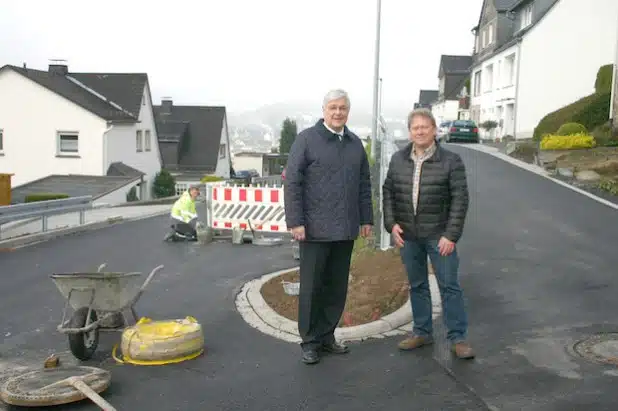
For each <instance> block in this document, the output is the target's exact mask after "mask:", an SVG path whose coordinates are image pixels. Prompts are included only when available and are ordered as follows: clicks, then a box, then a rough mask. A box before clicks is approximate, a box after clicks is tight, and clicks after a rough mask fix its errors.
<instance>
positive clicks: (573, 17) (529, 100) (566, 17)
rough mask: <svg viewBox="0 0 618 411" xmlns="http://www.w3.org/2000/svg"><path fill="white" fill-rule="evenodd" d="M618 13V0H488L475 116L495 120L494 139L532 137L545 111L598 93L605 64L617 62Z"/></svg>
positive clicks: (477, 58) (478, 36)
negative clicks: (598, 78)
mask: <svg viewBox="0 0 618 411" xmlns="http://www.w3.org/2000/svg"><path fill="white" fill-rule="evenodd" d="M617 15H618V2H617V1H615V0H598V1H595V2H582V1H580V0H485V1H484V2H483V8H482V11H481V15H480V17H479V23H478V25H477V26H476V27H474V29H473V33H474V34H475V51H474V56H473V57H474V62H473V67H472V85H471V88H472V102H471V113H472V118H473V119H475V120H476V121H477V122H479V123H483V122H485V121H486V120H492V121H496V122H497V123H498V128H497V129H496V130H495V132H494V134H493V135H494V136H495V137H503V136H506V135H511V136H514V137H515V138H517V139H526V138H531V137H532V135H533V132H534V128H535V127H536V126H537V125H538V123H539V121H540V120H541V119H542V118H543V117H544V116H545V115H546V114H548V113H550V112H552V111H554V110H557V109H559V108H561V107H563V106H565V105H568V104H570V103H572V102H574V101H576V100H578V99H580V98H582V97H584V96H586V95H589V94H591V93H593V92H594V82H595V78H596V74H597V71H598V69H599V67H601V66H602V65H605V64H608V63H611V62H612V61H613V60H614V50H615V48H614V45H615V41H616V34H615V33H616V28H617V27H616V25H617V24H618V22H617V19H616V16H617ZM578 27H594V28H595V30H580V29H578Z"/></svg>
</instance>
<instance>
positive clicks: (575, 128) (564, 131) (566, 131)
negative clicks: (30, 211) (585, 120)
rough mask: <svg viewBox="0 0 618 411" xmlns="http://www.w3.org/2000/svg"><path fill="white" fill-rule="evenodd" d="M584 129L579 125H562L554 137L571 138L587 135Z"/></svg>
mask: <svg viewBox="0 0 618 411" xmlns="http://www.w3.org/2000/svg"><path fill="white" fill-rule="evenodd" d="M587 133H588V130H586V127H584V126H583V125H581V124H579V123H564V124H563V125H561V126H560V128H559V129H558V131H557V132H556V135H559V136H572V135H573V134H587Z"/></svg>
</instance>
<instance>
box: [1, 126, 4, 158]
mask: <svg viewBox="0 0 618 411" xmlns="http://www.w3.org/2000/svg"><path fill="white" fill-rule="evenodd" d="M3 151H4V130H3V129H1V128H0V153H2V152H3Z"/></svg>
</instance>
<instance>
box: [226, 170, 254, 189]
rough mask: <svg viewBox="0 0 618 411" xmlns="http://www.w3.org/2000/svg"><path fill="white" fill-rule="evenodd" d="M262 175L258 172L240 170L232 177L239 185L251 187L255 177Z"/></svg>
mask: <svg viewBox="0 0 618 411" xmlns="http://www.w3.org/2000/svg"><path fill="white" fill-rule="evenodd" d="M259 176H260V174H259V173H258V172H257V171H256V170H238V171H236V172H235V173H234V175H233V176H232V181H233V182H234V183H237V184H246V185H249V184H251V182H252V181H253V177H259Z"/></svg>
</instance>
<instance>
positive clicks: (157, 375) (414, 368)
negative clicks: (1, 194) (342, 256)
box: [0, 147, 618, 411]
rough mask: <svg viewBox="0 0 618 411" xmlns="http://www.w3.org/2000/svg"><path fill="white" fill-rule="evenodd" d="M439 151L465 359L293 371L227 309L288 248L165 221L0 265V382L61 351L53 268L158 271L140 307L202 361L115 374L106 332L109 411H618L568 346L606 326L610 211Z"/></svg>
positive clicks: (483, 160) (613, 217)
mask: <svg viewBox="0 0 618 411" xmlns="http://www.w3.org/2000/svg"><path fill="white" fill-rule="evenodd" d="M451 149H452V150H454V151H457V152H460V153H461V154H462V156H463V158H464V161H465V162H466V165H467V168H468V175H469V179H470V192H471V202H472V203H471V210H470V214H469V218H468V220H467V227H466V231H465V233H464V237H463V239H462V241H461V243H460V245H459V248H460V250H459V252H460V255H461V259H462V261H461V271H462V283H463V286H464V289H465V293H466V297H467V300H468V306H469V315H470V341H471V342H472V343H473V344H474V346H475V348H476V350H477V352H478V357H477V359H476V360H474V361H472V362H460V361H455V360H453V359H452V357H451V356H450V355H449V354H448V353H447V350H446V347H445V346H444V345H443V344H436V345H435V346H434V347H433V348H428V349H425V350H422V351H420V352H418V353H399V352H397V350H396V349H395V344H396V342H397V340H396V339H385V340H375V341H368V342H364V343H360V344H354V345H353V346H352V349H353V351H352V353H350V354H349V355H347V356H344V357H329V358H326V359H325V361H323V362H322V363H321V364H319V365H317V366H312V367H307V366H304V365H303V364H301V363H300V362H299V358H298V355H299V349H298V347H297V346H296V345H294V344H289V343H285V342H281V341H278V340H275V339H273V338H271V337H269V336H266V335H263V334H261V333H260V332H258V331H256V330H254V329H252V328H251V327H249V326H248V325H246V324H245V323H244V322H243V321H242V319H241V317H240V315H239V314H238V313H237V312H236V311H235V307H234V296H235V293H236V291H237V290H238V289H239V288H240V287H241V286H242V284H243V283H244V282H245V281H247V280H249V279H252V278H256V277H258V276H259V275H261V274H264V273H267V272H271V271H276V270H279V269H283V268H287V267H291V266H294V265H295V261H294V260H293V259H292V250H291V248H290V247H277V248H265V247H261V248H260V247H254V246H250V245H246V246H242V248H239V247H234V246H232V245H230V244H212V245H210V246H208V247H199V246H196V245H189V246H187V245H182V244H163V243H161V241H160V239H161V236H162V233H163V232H164V230H165V227H166V224H167V219H166V218H165V217H163V218H154V219H148V220H142V221H137V222H132V223H126V224H122V225H118V226H114V227H109V228H106V229H103V230H99V231H96V232H91V233H85V234H81V235H77V236H73V237H67V238H61V239H56V240H53V241H50V242H47V243H42V244H38V245H36V246H32V247H28V248H24V249H20V250H17V251H15V252H12V253H1V254H0V278H1V281H2V283H1V284H2V286H1V287H0V324H2V334H0V338H2V339H1V340H0V341H2V344H1V345H0V373H2V371H3V368H5V369H6V368H7V367H9V366H10V365H11V364H29V363H31V362H33V361H34V362H39V363H40V362H41V361H42V360H43V359H44V358H45V356H46V355H47V354H48V353H50V352H57V351H63V350H66V349H67V343H66V339H65V338H64V337H63V336H61V335H59V334H58V333H57V332H56V331H55V326H56V324H57V323H58V321H59V319H60V314H61V308H62V299H61V296H60V294H59V293H58V292H57V291H56V289H55V286H54V285H53V283H52V282H51V280H50V279H49V274H51V273H52V272H63V271H64V272H67V271H79V270H85V269H96V267H97V266H98V265H99V264H101V263H102V262H107V263H108V267H109V268H110V269H114V270H120V271H130V270H138V271H143V272H147V271H149V270H150V269H152V268H153V267H155V266H157V265H159V264H165V266H166V268H165V269H164V271H163V273H162V275H161V276H159V277H157V278H156V280H155V281H154V282H153V283H151V285H150V287H149V288H148V290H147V291H146V293H145V294H144V295H143V297H142V299H141V300H140V302H139V303H138V305H137V308H138V311H139V313H140V314H141V315H145V316H149V317H151V318H154V319H163V318H180V317H184V316H186V315H192V316H194V317H196V318H197V319H198V320H199V321H200V322H201V323H202V324H203V326H204V329H205V336H206V345H207V350H208V351H207V354H206V355H205V356H203V357H201V358H199V359H197V360H193V361H190V362H186V363H182V364H178V365H173V366H165V367H134V366H127V365H117V364H115V363H114V362H113V361H110V359H109V354H110V351H111V348H112V345H113V343H114V341H115V340H114V338H113V337H114V336H109V335H108V336H106V338H105V339H104V340H103V341H102V342H101V344H100V348H99V353H100V354H99V357H98V358H97V360H96V361H93V363H94V364H101V365H102V366H103V367H105V368H108V369H111V370H112V373H113V385H112V387H111V388H110V390H109V392H108V393H107V394H106V398H107V399H108V400H109V401H110V402H111V403H112V404H113V405H114V406H116V407H117V408H118V409H119V410H149V409H152V410H162V411H167V410H198V409H200V410H202V409H204V410H206V409H208V410H245V409H246V410H286V411H287V410H361V409H362V410H367V409H375V410H410V409H413V410H432V411H433V410H440V411H441V410H486V409H499V410H518V411H519V410H533V411H535V410H565V409H568V410H610V409H614V408H615V405H613V404H615V403H616V401H617V400H618V394H617V393H616V390H615V389H614V386H615V384H616V382H618V381H617V378H618V370H616V367H615V366H604V365H598V364H595V363H591V362H588V361H585V360H583V359H580V358H579V357H578V356H576V355H574V354H572V353H571V352H570V350H571V349H570V347H571V346H572V345H573V344H574V343H575V342H576V341H577V340H578V339H581V338H585V337H588V336H590V335H593V334H594V333H596V332H600V331H616V330H618V324H617V323H618V321H616V319H615V315H616V313H617V312H618V310H617V309H618V299H616V298H615V295H616V286H617V285H618V275H617V274H618V269H617V268H616V267H618V253H617V252H616V249H617V248H616V247H617V246H618V212H617V211H616V210H613V209H610V208H608V207H607V206H604V205H602V204H599V203H596V202H595V201H593V200H591V199H589V198H586V197H584V196H581V195H580V194H577V193H575V192H573V191H571V190H568V189H567V188H564V187H561V186H559V185H556V184H554V183H552V182H551V181H548V180H546V179H543V178H542V177H539V176H536V175H534V174H531V173H529V172H527V171H524V170H521V169H519V168H517V167H515V166H513V165H510V164H507V163H504V162H502V161H501V160H499V159H496V158H493V157H491V156H490V155H488V154H485V153H479V152H476V151H471V150H469V149H467V148H464V147H451ZM437 328H438V329H437V330H436V331H437V334H438V335H437V337H438V338H439V337H440V336H442V335H443V333H444V330H443V329H441V328H440V327H437ZM117 337H118V336H116V338H117ZM438 341H440V340H439V339H438ZM616 356H618V350H617V352H616ZM59 409H72V410H73V409H75V410H95V409H97V408H96V407H95V406H92V405H89V404H88V403H85V404H82V405H78V406H73V407H64V408H59Z"/></svg>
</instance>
